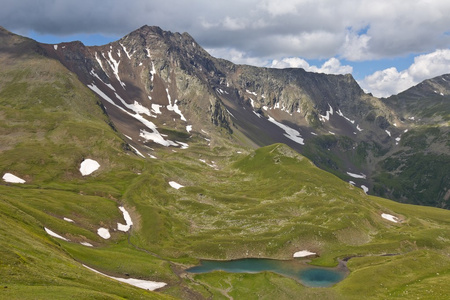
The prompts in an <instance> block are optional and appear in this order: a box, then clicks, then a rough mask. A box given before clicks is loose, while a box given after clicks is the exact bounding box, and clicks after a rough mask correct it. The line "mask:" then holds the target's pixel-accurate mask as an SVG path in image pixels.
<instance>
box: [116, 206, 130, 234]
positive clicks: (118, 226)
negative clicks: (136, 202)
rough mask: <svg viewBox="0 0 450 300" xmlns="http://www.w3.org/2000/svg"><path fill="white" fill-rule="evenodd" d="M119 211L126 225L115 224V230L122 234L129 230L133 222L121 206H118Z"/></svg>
mask: <svg viewBox="0 0 450 300" xmlns="http://www.w3.org/2000/svg"><path fill="white" fill-rule="evenodd" d="M119 209H120V211H121V212H122V214H123V218H124V219H125V223H126V225H123V224H121V223H117V229H118V230H120V231H123V232H127V231H128V230H130V227H131V226H132V225H133V221H132V220H131V217H130V214H129V213H128V211H127V210H126V209H125V208H124V207H123V206H119Z"/></svg>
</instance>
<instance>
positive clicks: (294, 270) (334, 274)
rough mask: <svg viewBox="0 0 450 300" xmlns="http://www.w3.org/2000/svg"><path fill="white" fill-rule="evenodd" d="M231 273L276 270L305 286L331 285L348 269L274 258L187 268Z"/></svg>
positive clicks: (209, 262)
mask: <svg viewBox="0 0 450 300" xmlns="http://www.w3.org/2000/svg"><path fill="white" fill-rule="evenodd" d="M219 270H221V271H225V272H229V273H259V272H264V271H269V272H274V273H277V274H280V275H283V276H287V277H290V278H294V279H296V280H297V281H300V282H301V283H302V284H303V285H305V286H310V287H330V286H332V285H334V284H336V283H338V282H339V281H341V280H343V279H344V278H345V277H346V276H347V274H348V271H347V270H346V269H345V268H343V267H340V268H321V267H314V266H309V265H307V264H306V263H305V262H304V261H301V260H274V259H259V258H246V259H238V260H230V261H212V260H202V261H201V264H200V265H199V266H195V267H193V268H190V269H187V270H186V271H187V272H189V273H208V272H212V271H219Z"/></svg>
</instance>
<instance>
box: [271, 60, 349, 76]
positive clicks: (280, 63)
mask: <svg viewBox="0 0 450 300" xmlns="http://www.w3.org/2000/svg"><path fill="white" fill-rule="evenodd" d="M270 67H272V68H280V69H281V68H303V69H305V70H306V71H309V72H316V73H325V74H348V73H352V71H353V68H352V66H348V65H341V62H340V61H339V59H337V58H335V57H332V58H330V59H329V60H327V61H326V62H324V63H323V64H322V66H320V67H317V66H311V65H309V63H308V62H307V61H306V60H304V59H302V58H299V57H289V58H284V59H282V60H273V61H272V63H271V65H270Z"/></svg>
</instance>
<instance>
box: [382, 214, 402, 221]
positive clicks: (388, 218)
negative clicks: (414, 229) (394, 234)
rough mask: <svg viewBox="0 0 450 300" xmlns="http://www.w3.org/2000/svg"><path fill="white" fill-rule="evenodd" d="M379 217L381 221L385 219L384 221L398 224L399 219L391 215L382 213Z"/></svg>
mask: <svg viewBox="0 0 450 300" xmlns="http://www.w3.org/2000/svg"><path fill="white" fill-rule="evenodd" d="M381 217H382V218H383V219H386V220H388V221H391V222H394V223H398V222H399V219H398V218H397V217H396V216H393V215H390V214H385V213H382V214H381Z"/></svg>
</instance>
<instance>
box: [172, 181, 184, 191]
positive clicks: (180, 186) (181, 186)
mask: <svg viewBox="0 0 450 300" xmlns="http://www.w3.org/2000/svg"><path fill="white" fill-rule="evenodd" d="M169 184H170V186H171V187H173V188H174V189H177V190H178V189H180V188H183V187H184V185H181V184H179V183H176V182H175V181H169Z"/></svg>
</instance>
